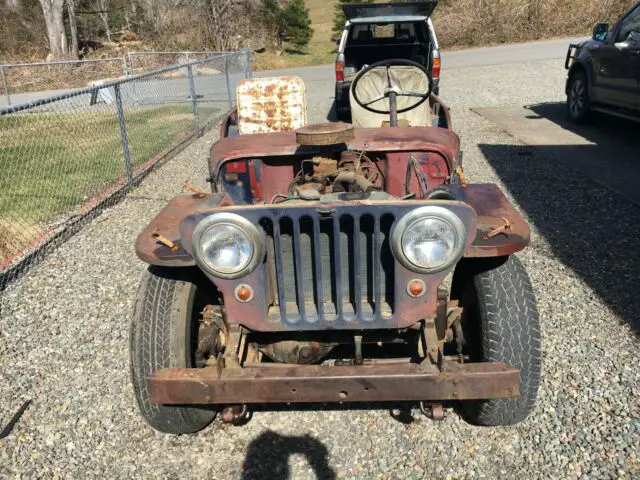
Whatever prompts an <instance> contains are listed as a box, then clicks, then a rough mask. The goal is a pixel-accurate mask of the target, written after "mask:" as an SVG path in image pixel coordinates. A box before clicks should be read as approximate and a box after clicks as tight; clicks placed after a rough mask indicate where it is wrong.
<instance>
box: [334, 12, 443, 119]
mask: <svg viewBox="0 0 640 480" xmlns="http://www.w3.org/2000/svg"><path fill="white" fill-rule="evenodd" d="M435 6H436V2H435V1H431V2H416V3H356V4H346V5H343V6H342V9H343V11H344V13H345V16H346V18H347V21H346V22H345V25H344V30H343V31H342V35H341V36H340V38H339V39H338V55H337V57H336V96H335V102H336V109H337V113H338V115H339V116H344V115H346V114H348V113H349V111H350V107H349V88H350V86H351V82H352V81H353V79H354V78H355V76H356V74H357V73H358V72H359V71H360V70H361V69H362V68H363V67H365V66H366V65H371V64H373V63H376V62H379V61H381V60H389V59H403V60H412V61H414V62H417V63H419V64H420V65H424V66H425V67H426V68H427V70H428V71H429V72H431V79H432V81H433V88H432V92H433V93H434V94H435V95H438V93H439V82H440V47H439V46H438V39H437V38H436V33H435V30H434V28H433V23H432V22H431V18H430V15H431V13H432V12H433V9H434V8H435Z"/></svg>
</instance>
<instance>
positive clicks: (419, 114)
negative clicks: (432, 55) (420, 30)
mask: <svg viewBox="0 0 640 480" xmlns="http://www.w3.org/2000/svg"><path fill="white" fill-rule="evenodd" d="M391 75H392V78H393V79H394V81H395V82H396V84H397V85H398V86H399V87H400V90H402V91H405V92H419V93H423V92H426V91H427V88H428V86H429V85H428V80H427V77H426V76H425V74H424V72H422V71H421V70H420V69H418V68H416V67H408V66H402V67H392V68H391ZM357 86H358V98H359V99H360V101H361V102H363V103H366V102H367V101H369V100H372V99H374V98H376V97H378V96H380V95H381V94H383V93H384V90H385V88H387V69H386V67H379V68H374V69H373V70H371V71H370V72H369V73H367V74H366V75H365V76H364V77H362V79H361V80H360V81H359V82H358V85H357ZM416 100H418V99H417V98H416V97H397V104H398V110H401V109H403V108H406V107H408V106H409V105H412V104H414V103H416ZM349 102H350V106H351V120H352V122H353V124H354V125H355V126H356V127H361V128H375V127H380V126H382V124H383V122H389V114H388V113H387V114H381V113H373V112H370V111H368V110H366V109H364V108H362V107H361V106H360V105H358V103H357V102H356V101H355V99H354V98H353V84H352V85H351V88H350V89H349ZM370 106H371V107H372V108H377V109H379V110H388V109H389V99H388V98H383V99H382V100H378V101H377V102H374V103H372V104H371V105H370ZM402 120H403V121H405V122H408V123H409V126H411V127H429V126H431V107H430V106H429V101H428V100H427V101H426V102H423V103H422V104H421V105H419V106H418V107H416V108H414V109H412V110H409V111H407V112H404V113H399V114H398V122H400V121H402Z"/></svg>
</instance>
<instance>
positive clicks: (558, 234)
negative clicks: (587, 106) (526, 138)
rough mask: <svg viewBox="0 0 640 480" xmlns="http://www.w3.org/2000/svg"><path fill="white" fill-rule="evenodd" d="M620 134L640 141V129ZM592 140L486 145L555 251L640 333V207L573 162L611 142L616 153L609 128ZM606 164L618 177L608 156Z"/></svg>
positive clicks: (545, 108) (551, 109) (544, 108)
mask: <svg viewBox="0 0 640 480" xmlns="http://www.w3.org/2000/svg"><path fill="white" fill-rule="evenodd" d="M530 109H531V110H533V111H534V112H535V113H536V114H538V115H550V116H551V115H552V114H553V115H556V114H557V113H558V106H557V105H556V106H553V105H538V106H534V107H530ZM604 128H608V127H604ZM616 135H622V136H623V137H624V145H628V144H630V143H633V141H635V138H636V137H637V126H636V130H632V129H631V128H630V127H629V129H627V127H626V126H625V128H624V129H616ZM631 137H633V138H631ZM614 138H616V137H614ZM592 140H593V141H594V142H595V143H596V144H595V145H591V144H588V143H587V144H584V143H583V144H579V145H535V146H523V145H488V144H481V145H479V148H480V150H481V151H482V153H483V154H484V156H485V158H486V159H487V161H488V162H489V164H490V165H491V166H492V167H493V168H494V169H495V171H496V173H497V174H498V176H499V177H500V178H501V179H502V181H503V182H504V184H505V186H506V187H507V188H508V189H509V191H510V193H511V194H512V195H513V197H514V199H515V201H516V202H518V204H519V205H520V207H521V208H522V210H524V212H525V213H526V214H527V215H528V217H529V221H530V222H531V223H533V224H534V225H535V226H536V228H537V229H538V231H539V232H540V234H541V235H542V236H543V237H544V238H545V239H546V241H547V242H548V243H549V245H550V247H551V249H552V251H553V254H554V255H555V256H556V257H557V258H558V259H560V260H561V261H562V262H563V263H564V264H565V265H566V266H568V267H569V268H571V269H572V270H573V271H574V272H575V273H576V274H577V275H579V276H580V277H581V278H582V279H583V280H584V282H585V283H586V284H587V285H588V286H589V287H590V288H591V289H592V290H593V291H594V292H595V293H596V294H597V296H598V297H599V298H600V299H602V301H604V303H606V305H607V306H608V307H609V308H611V309H612V310H613V311H614V312H615V313H616V314H617V315H618V316H619V317H620V319H621V320H622V322H624V323H626V324H628V325H630V326H631V327H632V328H633V330H634V332H635V333H636V335H640V301H639V298H640V283H639V282H638V272H639V271H640V208H639V207H637V206H635V205H634V204H633V203H631V202H629V201H627V200H626V199H625V198H623V197H621V196H619V195H616V194H614V193H612V192H611V191H609V190H607V189H605V188H603V187H601V186H600V185H598V184H597V183H595V182H594V181H592V180H590V179H589V178H587V177H586V176H584V175H582V174H581V173H578V171H575V170H573V169H571V168H567V167H566V164H567V163H566V161H565V160H566V158H567V157H571V158H579V157H582V156H589V157H590V158H591V157H592V155H593V154H594V152H596V153H597V152H599V151H600V149H601V148H602V147H601V145H602V144H603V142H607V145H608V150H607V151H608V153H609V155H612V154H613V155H615V148H616V147H615V144H611V143H609V142H610V139H608V137H607V134H606V133H605V134H601V133H594V134H593V136H592ZM598 141H600V144H598V143H597V142H598ZM636 158H638V164H637V167H636V168H637V171H638V173H639V174H640V158H639V157H636ZM601 168H602V169H603V173H605V172H606V173H607V174H608V175H616V172H615V170H614V171H611V168H610V165H609V164H608V163H607V161H606V158H605V159H603V161H602V164H601ZM637 188H640V185H638V187H637ZM549 281H550V282H552V281H553V278H552V277H551V278H549ZM558 315H559V316H558V319H559V321H560V318H561V313H560V312H558ZM603 328H606V325H603Z"/></svg>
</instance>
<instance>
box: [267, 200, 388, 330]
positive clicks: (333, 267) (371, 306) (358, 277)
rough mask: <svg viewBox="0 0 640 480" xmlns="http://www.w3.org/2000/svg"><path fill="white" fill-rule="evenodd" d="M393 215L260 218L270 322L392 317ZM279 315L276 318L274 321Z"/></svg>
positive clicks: (306, 215) (312, 214)
mask: <svg viewBox="0 0 640 480" xmlns="http://www.w3.org/2000/svg"><path fill="white" fill-rule="evenodd" d="M394 220H395V218H394V216H393V215H392V214H385V215H382V216H377V215H374V214H371V213H365V214H364V215H361V216H360V215H351V214H350V213H349V214H343V215H336V214H334V215H332V216H331V217H328V218H327V217H324V216H322V215H318V214H315V212H313V213H310V214H306V213H305V214H304V215H302V216H301V217H296V216H295V215H292V216H289V215H287V216H282V217H280V218H279V219H277V220H275V219H274V220H269V219H263V220H261V222H260V223H261V225H262V226H263V228H264V230H265V233H266V235H267V276H268V283H269V288H270V291H271V292H272V294H271V297H272V308H271V309H270V311H269V317H270V318H271V319H273V320H280V321H282V320H284V321H287V322H289V323H296V322H298V321H299V320H302V321H303V322H304V323H312V322H315V321H318V320H321V321H326V322H334V321H337V320H341V321H344V322H352V321H357V320H363V321H374V320H380V319H382V318H389V317H390V316H391V315H392V314H393V291H394V258H393V256H392V254H391V248H390V244H389V241H390V238H389V237H390V232H391V227H392V226H393V222H394ZM278 312H279V318H278Z"/></svg>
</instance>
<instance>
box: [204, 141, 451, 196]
mask: <svg viewBox="0 0 640 480" xmlns="http://www.w3.org/2000/svg"><path fill="white" fill-rule="evenodd" d="M449 176H450V168H449V165H448V163H447V161H446V159H445V157H444V156H442V155H441V154H440V153H439V152H387V153H385V152H374V153H368V152H365V151H359V150H351V149H342V150H337V149H336V150H332V149H326V150H325V151H321V152H313V153H310V154H308V155H296V156H295V157H293V158H291V157H267V158H263V159H260V160H258V159H239V160H232V161H228V162H225V163H224V164H222V165H221V166H220V168H219V170H218V175H217V178H216V189H217V191H219V192H226V193H227V194H229V195H230V196H231V198H232V200H233V203H234V204H256V203H280V202H284V201H292V200H314V201H318V200H332V199H333V200H338V199H340V197H336V195H338V194H341V195H345V194H349V195H348V197H349V198H351V199H354V198H356V197H354V195H355V196H357V198H362V199H366V198H369V199H374V198H375V199H377V200H384V199H388V198H389V199H391V198H396V199H397V198H407V199H409V198H412V199H423V198H432V197H431V195H432V194H434V193H435V192H438V193H439V194H441V193H442V192H441V190H442V186H443V184H445V182H446V180H447V179H448V178H449ZM438 187H439V188H438ZM372 194H375V195H373V196H372ZM327 196H330V197H327ZM324 197H327V198H324ZM344 199H347V198H346V197H345V198H344Z"/></svg>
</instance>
